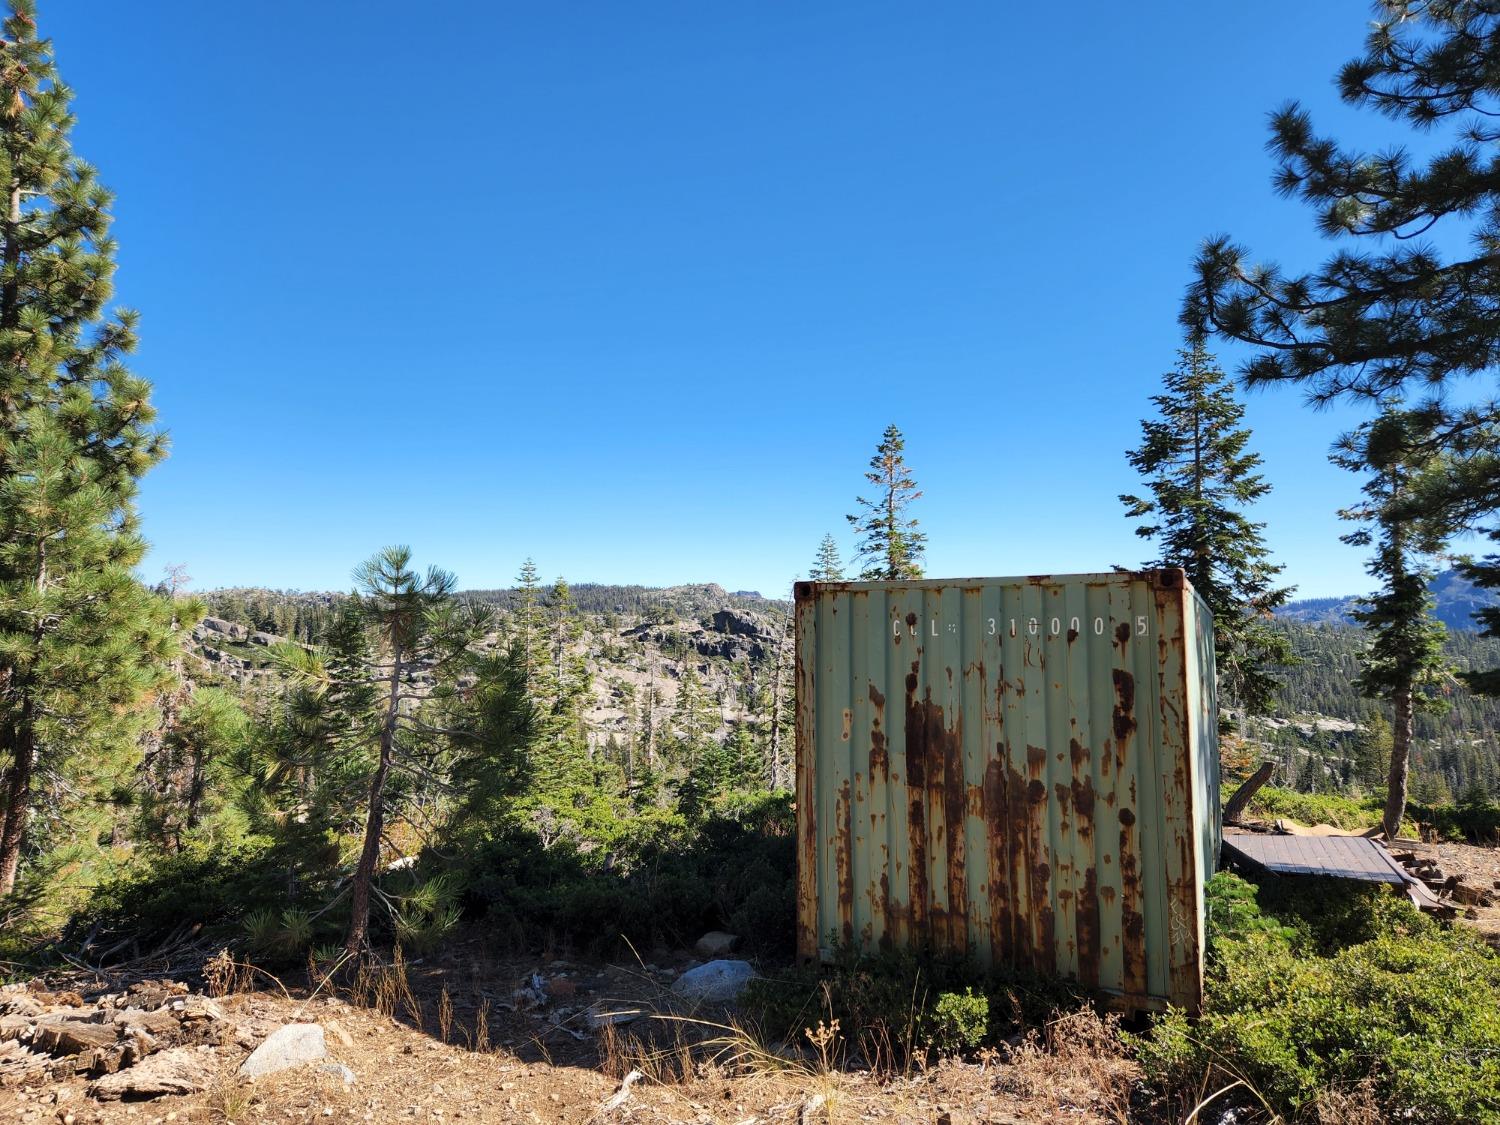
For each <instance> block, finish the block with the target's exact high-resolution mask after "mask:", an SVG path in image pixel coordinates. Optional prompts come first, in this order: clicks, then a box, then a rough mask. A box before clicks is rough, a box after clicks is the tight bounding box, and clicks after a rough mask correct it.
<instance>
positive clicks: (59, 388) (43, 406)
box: [0, 0, 171, 895]
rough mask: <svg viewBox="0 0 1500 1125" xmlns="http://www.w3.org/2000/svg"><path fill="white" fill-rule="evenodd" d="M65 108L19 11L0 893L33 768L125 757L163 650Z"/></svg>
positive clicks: (2, 134)
mask: <svg viewBox="0 0 1500 1125" xmlns="http://www.w3.org/2000/svg"><path fill="white" fill-rule="evenodd" d="M71 97H72V95H71V92H70V91H69V90H68V88H67V87H66V86H64V85H63V84H62V83H61V82H60V81H59V79H58V77H57V71H56V67H55V65H54V61H53V55H52V47H51V44H50V43H49V42H48V41H47V40H43V39H39V38H37V27H36V19H35V10H34V5H33V4H32V2H31V0H16V2H15V3H14V4H13V5H12V14H11V15H10V17H9V18H8V19H6V20H5V22H4V38H3V41H0V767H3V770H4V777H3V784H4V796H3V809H0V895H5V894H8V893H9V892H10V891H11V890H12V888H13V887H14V885H15V881H16V875H17V870H18V867H19V864H20V859H21V854H22V850H23V848H24V846H25V841H26V838H27V827H28V824H29V820H30V816H31V810H32V805H33V801H34V797H35V792H34V787H35V779H36V777H37V776H38V770H39V768H40V767H43V766H45V765H46V764H47V763H48V762H55V761H56V760H57V759H59V758H61V757H63V756H66V755H70V754H82V755H95V756H97V760H98V761H99V762H100V763H102V762H103V761H104V760H105V758H106V756H128V755H129V753H130V748H131V747H132V746H133V745H134V743H135V739H136V738H137V736H138V735H139V733H140V729H141V725H142V724H143V723H144V724H146V725H149V720H147V719H146V718H145V717H144V715H143V710H144V708H145V704H146V702H147V700H148V698H149V695H150V693H151V692H152V691H153V690H155V689H156V688H157V687H158V686H160V685H161V683H162V682H163V680H164V677H165V670H166V667H167V663H168V661H169V659H170V655H171V654H170V649H171V630H170V622H171V612H170V608H169V606H168V604H167V603H166V602H165V601H164V600H163V599H160V598H156V597H154V596H152V595H151V594H149V593H148V592H147V591H145V590H144V589H143V588H142V587H141V585H140V583H138V582H137V581H136V580H135V578H134V577H133V574H132V569H133V568H134V567H135V565H136V564H137V563H138V562H140V560H141V558H142V556H143V554H144V552H145V545H144V542H143V541H142V540H141V538H140V536H139V534H138V532H137V520H136V515H135V511H134V507H133V502H134V499H135V494H136V483H137V480H138V479H139V478H140V476H141V475H142V474H144V473H145V472H146V471H147V470H148V469H149V468H150V467H151V466H152V465H154V464H155V463H156V462H157V461H159V460H160V459H161V457H162V456H163V455H164V453H165V440H164V438H163V436H162V435H161V434H160V433H159V432H158V431H157V430H156V429H155V427H154V425H153V422H154V419H155V412H154V410H153V409H152V406H151V403H150V388H149V386H148V384H147V383H145V382H144V381H143V380H141V379H139V378H137V377H135V376H134V375H132V374H131V373H130V372H129V371H128V370H127V369H126V368H125V366H124V363H123V359H124V356H125V355H127V354H128V353H129V352H130V351H131V350H132V349H133V348H134V346H135V339H136V336H135V325H136V318H135V316H134V314H133V313H129V312H124V311H116V312H114V313H107V312H106V304H107V302H108V301H109V299H110V297H111V292H112V290H111V279H112V277H113V275H114V269H115V263H114V256H115V245H114V243H113V241H112V240H111V239H110V238H109V224H110V216H109V206H110V202H111V196H110V193H109V192H108V191H107V190H106V189H105V188H104V187H102V186H101V185H100V184H99V182H98V180H97V177H96V174H95V172H94V169H93V168H91V167H90V166H89V165H88V164H86V163H84V162H83V161H81V160H79V159H78V158H77V157H75V156H74V155H73V152H72V149H71V147H70V145H69V139H68V138H69V133H70V131H71V129H72V126H73V116H72V114H71V112H70V110H69V103H70V101H71Z"/></svg>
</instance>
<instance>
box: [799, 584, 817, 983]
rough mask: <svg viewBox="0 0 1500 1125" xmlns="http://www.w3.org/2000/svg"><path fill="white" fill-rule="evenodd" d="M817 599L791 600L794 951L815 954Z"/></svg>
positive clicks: (803, 956)
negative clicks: (794, 763)
mask: <svg viewBox="0 0 1500 1125" xmlns="http://www.w3.org/2000/svg"><path fill="white" fill-rule="evenodd" d="M817 607H818V601H817V600H815V599H813V598H798V599H797V601H796V609H795V613H796V621H795V628H796V648H795V667H794V676H795V679H796V754H797V789H796V801H797V954H798V956H799V957H802V958H805V959H806V958H814V957H816V956H817V955H818V944H819V937H818V901H819V886H818V864H817V858H818V835H819V831H820V829H821V826H820V825H819V824H818V818H817V807H816V801H817V798H816V787H817V781H816V779H817V732H816V729H815V722H816V713H817V712H816V707H815V704H814V676H813V669H814V667H815V666H816V663H817V659H818V634H817Z"/></svg>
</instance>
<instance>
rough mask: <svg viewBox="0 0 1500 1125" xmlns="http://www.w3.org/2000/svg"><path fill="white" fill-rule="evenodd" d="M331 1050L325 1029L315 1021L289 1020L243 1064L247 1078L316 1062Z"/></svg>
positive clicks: (241, 1068) (241, 1070)
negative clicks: (289, 1021) (324, 1034)
mask: <svg viewBox="0 0 1500 1125" xmlns="http://www.w3.org/2000/svg"><path fill="white" fill-rule="evenodd" d="M327 1054H328V1047H327V1045H326V1044H325V1043H324V1041H323V1029H322V1028H321V1027H319V1026H318V1025H317V1024H315V1023H289V1024H287V1025H286V1026H285V1027H280V1028H277V1029H276V1030H275V1031H273V1032H272V1033H271V1035H270V1037H269V1038H268V1039H267V1040H266V1041H265V1042H264V1043H262V1044H261V1045H260V1046H259V1047H257V1048H255V1050H253V1051H251V1052H250V1057H249V1058H248V1059H246V1060H245V1061H244V1062H242V1063H241V1064H240V1073H241V1074H242V1075H244V1076H245V1077H247V1078H256V1077H259V1076H260V1075H262V1074H275V1073H276V1072H277V1071H278V1070H287V1069H289V1068H291V1067H294V1066H301V1065H302V1064H303V1063H310V1062H317V1061H318V1060H319V1059H321V1058H323V1057H324V1056H325V1055H327Z"/></svg>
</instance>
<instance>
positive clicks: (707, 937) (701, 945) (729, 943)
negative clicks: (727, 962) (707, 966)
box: [693, 930, 740, 961]
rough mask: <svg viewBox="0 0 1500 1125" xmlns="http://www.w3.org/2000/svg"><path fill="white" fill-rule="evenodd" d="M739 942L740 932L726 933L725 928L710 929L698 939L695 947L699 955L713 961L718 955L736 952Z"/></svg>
mask: <svg viewBox="0 0 1500 1125" xmlns="http://www.w3.org/2000/svg"><path fill="white" fill-rule="evenodd" d="M739 943H740V937H739V935H738V934H726V933H725V932H724V931H723V930H710V931H709V932H708V933H706V934H704V935H703V936H702V937H701V938H699V939H698V941H697V944H695V945H694V946H693V948H694V949H695V950H697V952H698V956H699V957H702V958H703V959H704V960H707V961H712V960H714V959H715V958H717V957H727V956H728V955H729V954H731V953H733V952H734V947H735V946H736V945H738V944H739Z"/></svg>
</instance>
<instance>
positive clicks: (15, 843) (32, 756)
mask: <svg viewBox="0 0 1500 1125" xmlns="http://www.w3.org/2000/svg"><path fill="white" fill-rule="evenodd" d="M31 708H32V702H31V696H30V695H29V694H28V695H27V696H26V698H25V701H24V702H23V703H22V704H21V714H20V716H19V717H18V719H17V721H16V723H15V725H14V726H12V727H11V730H10V733H11V736H12V737H11V742H12V744H11V767H10V777H9V778H8V779H7V784H6V786H5V826H4V828H3V829H0V898H5V897H6V896H7V895H9V894H10V893H11V891H13V890H15V887H16V872H17V870H19V868H20V866H21V845H22V843H24V842H25V840H26V821H27V819H28V816H27V813H28V812H29V811H30V805H31V775H32V771H33V769H34V768H35V764H36V731H35V728H34V724H33V722H32V714H31Z"/></svg>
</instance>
